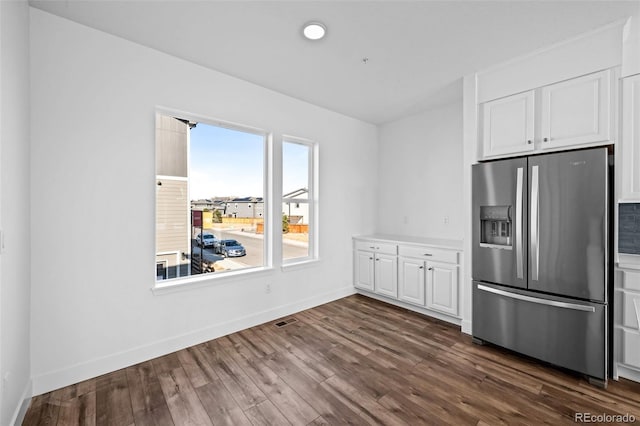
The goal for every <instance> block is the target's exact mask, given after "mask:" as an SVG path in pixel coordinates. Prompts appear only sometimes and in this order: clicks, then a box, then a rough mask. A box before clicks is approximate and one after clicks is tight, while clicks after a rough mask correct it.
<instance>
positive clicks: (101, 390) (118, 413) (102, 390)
mask: <svg viewBox="0 0 640 426" xmlns="http://www.w3.org/2000/svg"><path fill="white" fill-rule="evenodd" d="M133 424H134V420H133V411H132V408H131V394H130V392H129V387H128V384H127V376H126V374H125V371H124V370H118V371H115V372H113V373H109V374H106V375H104V376H100V377H99V378H98V379H97V380H96V425H114V426H115V425H118V426H129V425H133Z"/></svg>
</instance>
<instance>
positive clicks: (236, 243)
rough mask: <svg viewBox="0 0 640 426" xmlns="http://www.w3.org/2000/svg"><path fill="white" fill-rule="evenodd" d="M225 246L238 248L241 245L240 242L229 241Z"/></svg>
mask: <svg viewBox="0 0 640 426" xmlns="http://www.w3.org/2000/svg"><path fill="white" fill-rule="evenodd" d="M224 245H225V246H237V245H239V244H238V242H237V241H236V240H227V241H225V242H224Z"/></svg>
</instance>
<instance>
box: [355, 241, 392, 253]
mask: <svg viewBox="0 0 640 426" xmlns="http://www.w3.org/2000/svg"><path fill="white" fill-rule="evenodd" d="M356 250H365V251H375V252H376V253H384V254H394V255H395V254H397V253H398V246H397V245H396V244H390V243H381V242H380V241H356Z"/></svg>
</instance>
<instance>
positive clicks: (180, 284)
mask: <svg viewBox="0 0 640 426" xmlns="http://www.w3.org/2000/svg"><path fill="white" fill-rule="evenodd" d="M158 114H161V115H167V116H170V117H173V118H176V119H182V120H189V121H192V122H196V123H199V124H200V123H202V124H204V125H210V126H216V127H221V128H224V129H229V130H233V131H239V132H244V133H250V134H254V135H258V136H261V137H262V144H261V145H262V199H263V226H264V228H263V229H264V231H263V232H264V233H263V236H264V237H263V241H262V247H263V256H262V266H253V267H247V268H242V269H236V270H230V271H221V272H219V273H216V272H210V273H204V274H197V275H187V276H178V277H175V278H169V279H164V280H157V275H156V272H157V271H156V270H154V275H153V286H152V290H153V292H154V293H158V294H161V293H164V292H167V291H169V292H171V291H174V290H177V289H180V288H185V287H194V286H196V287H198V286H201V285H206V284H207V283H206V282H209V283H214V282H227V281H229V280H234V279H238V278H242V277H243V276H246V275H259V274H260V273H264V272H265V271H270V270H273V246H274V244H275V241H274V235H273V231H272V224H271V220H272V218H271V216H272V215H271V210H272V206H273V205H274V202H273V173H272V169H273V134H272V133H271V132H269V131H267V130H265V129H261V128H257V127H252V126H248V125H244V124H238V123H234V122H231V121H226V120H220V119H214V118H210V117H205V116H202V115H198V114H193V113H188V112H184V111H178V110H174V109H168V108H163V107H157V108H156V109H155V115H154V117H155V116H157V115H158ZM188 135H189V136H188V142H187V158H188V163H187V170H188V171H190V170H191V156H190V154H191V152H190V150H191V140H190V137H191V136H190V133H188ZM156 137H157V132H156V130H155V124H154V158H156V156H157V152H156V150H157V143H156V140H155V138H156ZM154 164H155V160H154ZM157 171H158V169H157V168H156V166H155V165H154V175H153V178H154V182H155V180H157V178H158V177H159V176H160V175H158V174H157ZM155 186H156V185H155V183H154V187H155ZM189 186H190V183H189V180H188V178H187V193H188V191H189ZM188 198H189V197H188V196H187V199H188ZM188 201H189V202H190V200H188ZM157 214H158V211H157V193H156V194H155V195H154V221H153V224H154V251H155V253H154V258H157V255H158V252H157V249H158V247H157V232H158V229H157ZM187 214H191V213H190V208H189V207H187ZM156 264H157V259H156V262H154V269H155V268H156V266H155V265H156Z"/></svg>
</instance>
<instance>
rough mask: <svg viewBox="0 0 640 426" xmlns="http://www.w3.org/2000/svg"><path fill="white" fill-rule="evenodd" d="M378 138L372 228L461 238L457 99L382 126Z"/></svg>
mask: <svg viewBox="0 0 640 426" xmlns="http://www.w3.org/2000/svg"><path fill="white" fill-rule="evenodd" d="M461 90H462V89H461ZM461 96H462V92H461ZM379 139H380V148H379V153H378V182H379V190H380V192H379V194H378V195H379V196H378V218H377V231H379V232H381V233H391V234H399V235H412V236H419V237H431V238H449V239H462V237H463V235H464V228H463V212H462V200H463V198H462V103H461V102H456V103H454V104H451V105H446V106H442V107H439V108H435V109H430V110H427V111H425V112H422V113H420V114H417V115H413V116H410V117H406V118H403V119H401V120H398V121H394V122H392V123H388V124H385V125H382V126H380V135H379ZM445 216H446V217H448V220H449V222H448V223H446V224H445V223H444V218H445Z"/></svg>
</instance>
